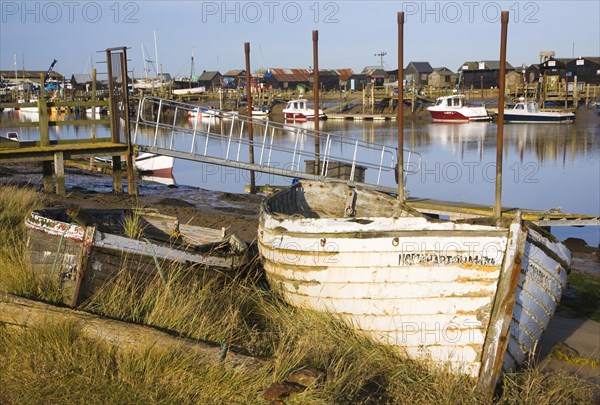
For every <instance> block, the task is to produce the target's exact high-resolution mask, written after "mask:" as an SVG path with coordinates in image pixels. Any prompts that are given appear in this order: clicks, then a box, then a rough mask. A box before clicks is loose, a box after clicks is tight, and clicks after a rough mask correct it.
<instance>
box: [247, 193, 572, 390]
mask: <svg viewBox="0 0 600 405" xmlns="http://www.w3.org/2000/svg"><path fill="white" fill-rule="evenodd" d="M349 192H350V189H349V188H347V186H345V185H342V184H339V185H334V186H329V185H328V186H327V187H326V188H323V187H322V186H319V185H318V183H310V182H303V185H301V186H298V185H297V186H294V187H292V188H290V189H287V190H284V191H282V192H280V193H281V194H280V193H278V194H276V195H274V196H272V197H269V198H267V199H266V200H265V202H264V203H263V207H262V209H261V214H260V223H259V239H258V242H259V251H260V254H261V259H262V262H263V264H264V267H265V271H266V274H267V278H268V280H269V281H270V283H271V285H272V286H273V287H275V288H277V289H278V290H280V291H281V293H282V295H283V296H284V298H285V299H286V300H288V301H289V302H290V303H291V304H292V305H295V306H299V307H304V308H310V309H313V310H317V311H322V312H327V313H331V314H334V315H335V316H339V317H341V318H343V319H344V320H345V321H346V322H348V323H349V324H350V325H352V327H353V328H354V329H356V330H357V331H358V332H360V333H364V334H366V335H367V336H370V337H371V338H373V339H374V340H376V341H378V342H381V343H383V344H388V345H392V346H396V347H398V348H399V350H401V351H402V352H404V353H406V354H407V355H408V356H409V357H411V358H414V359H421V360H427V361H431V362H433V363H434V364H436V365H438V366H441V367H449V368H450V369H451V370H453V371H455V372H461V373H466V374H468V375H470V376H473V377H475V378H478V379H480V380H482V381H483V380H485V378H484V377H486V378H488V377H489V376H490V375H492V374H493V373H498V370H499V369H498V368H499V367H500V368H501V367H502V366H503V365H504V366H505V367H506V369H509V368H510V367H513V366H514V365H516V364H518V363H520V362H521V361H522V359H523V355H524V354H529V353H531V352H532V351H533V350H534V347H535V343H537V340H538V339H539V335H541V332H542V331H543V330H544V329H545V327H546V325H547V323H548V321H549V316H551V314H552V313H553V312H554V310H555V308H556V304H557V303H558V299H559V298H560V294H561V293H562V290H563V289H564V287H565V281H566V269H565V268H563V267H561V266H560V265H559V268H560V269H561V270H560V271H556V265H557V264H556V262H551V261H549V259H547V254H546V253H544V254H542V253H543V252H542V250H541V249H540V250H539V251H535V257H536V264H534V263H533V262H530V261H529V260H525V261H523V266H521V265H518V266H517V265H515V264H514V263H515V262H514V261H516V260H517V258H518V259H519V260H520V261H522V257H523V251H524V250H525V249H529V250H528V252H530V253H534V251H533V250H532V249H533V248H532V247H531V246H532V244H529V245H528V246H529V247H528V248H525V236H524V234H523V233H522V232H521V231H520V229H522V227H521V223H520V221H517V222H516V223H514V224H512V225H511V228H510V230H509V228H508V227H496V226H484V225H471V224H457V223H453V222H450V221H446V222H439V221H438V222H432V221H430V220H429V219H427V218H424V217H421V216H405V215H403V212H404V211H403V208H402V207H400V206H399V205H398V204H399V203H397V202H395V201H394V199H393V198H391V197H389V198H388V197H387V196H383V195H380V196H378V197H375V196H374V192H366V193H364V195H363V194H361V192H360V191H359V194H358V195H357V196H356V197H355V199H356V204H359V201H360V200H361V199H366V200H367V201H368V200H371V201H370V202H367V203H364V205H363V206H362V207H360V208H356V216H355V217H344V210H345V208H344V201H345V200H347V198H346V196H347V195H348V194H347V193H349ZM311 195H312V196H313V197H311ZM332 195H333V196H336V195H337V196H338V198H335V197H331V196H332ZM316 196H320V197H316ZM316 198H321V199H323V200H326V201H325V203H324V204H325V205H326V207H325V206H324V207H323V210H324V211H323V212H319V214H318V215H317V216H313V215H311V214H310V213H309V212H307V211H306V210H305V211H303V212H302V211H299V212H295V213H293V212H292V211H293V210H290V209H289V206H290V205H294V204H304V205H305V206H306V205H307V204H310V203H311V201H315V199H316ZM299 201H304V203H298V202H299ZM307 201H308V203H307ZM340 204H341V208H340ZM336 205H337V207H338V213H337V214H333V215H332V214H331V212H333V211H335V208H333V207H335V206H336ZM297 207H300V205H297ZM377 207H381V210H382V212H381V213H378V211H377V210H378V208H377ZM361 211H362V214H361ZM386 211H387V214H385V213H384V212H386ZM323 213H325V214H323ZM303 215H304V217H302V216H303ZM519 235H520V236H519ZM518 237H520V239H521V240H522V241H523V242H522V243H518V240H517V238H518ZM540 240H541V239H540ZM541 243H543V242H541ZM519 246H521V248H519ZM561 246H562V245H561ZM552 249H555V250H556V249H558V248H557V246H553V247H552ZM552 249H550V250H552ZM559 250H560V249H559ZM541 252H542V253H541ZM552 254H553V253H549V255H552ZM560 254H562V255H563V256H565V257H564V258H565V259H568V258H567V257H566V256H568V255H567V253H565V252H563V251H562V250H560ZM507 257H508V258H509V259H507ZM561 257H562V256H561ZM540 263H542V264H540ZM553 266H554V267H553ZM532 269H534V270H532ZM554 273H556V274H554ZM536 277H537V278H536ZM550 277H551V279H550ZM502 280H509V281H510V280H513V283H512V284H510V285H509V287H506V288H505V287H502V288H500V286H502V283H501V281H502ZM517 280H519V284H518V285H517V283H516V281H517ZM544 280H545V281H544ZM548 280H551V281H548ZM544 283H546V284H544ZM546 287H547V288H546ZM507 289H508V291H509V293H508V297H509V298H510V297H513V298H514V297H516V300H515V299H512V300H508V302H507V303H504V304H503V307H502V311H500V310H496V311H494V309H495V308H496V307H497V306H498V305H500V304H499V300H497V299H496V298H497V296H498V294H499V293H500V292H506V290H507ZM550 290H551V291H550ZM536 294H537V295H540V296H541V298H540V299H539V301H540V302H543V303H544V305H543V306H535V305H534V304H535V302H534V301H536V300H535V299H532V298H531V295H533V296H534V297H535V298H536V299H537V295H536ZM515 302H516V304H515ZM513 309H515V310H514V311H513ZM506 311H508V313H509V314H513V315H512V316H511V317H510V319H508V320H505V322H504V324H505V326H504V327H503V328H498V329H497V330H496V329H495V326H496V325H501V324H502V322H500V319H498V317H499V316H500V315H499V314H502V313H504V312H506ZM527 316H529V317H530V318H531V319H529V318H527ZM531 322H534V323H535V325H536V329H535V330H534V331H533V332H535V333H530V332H531V331H529V330H525V325H527V327H529V328H530V329H534V328H533V327H531V325H529V324H530V323H531ZM509 323H510V324H509ZM503 334H506V337H507V339H508V341H509V343H508V349H507V348H506V347H499V346H498V345H499V344H500V342H502V341H506V339H505V340H502V339H501V338H502V337H503V336H504V335H503ZM524 336H528V337H529V338H530V339H529V340H528V341H526V339H525V338H524ZM505 352H508V353H511V354H510V356H511V359H512V358H513V357H512V356H514V361H509V360H506V364H504V363H505V358H504V354H505ZM488 379H489V378H488ZM491 380H493V382H490V381H491ZM490 381H488V382H487V385H488V387H486V388H489V385H490V384H495V378H491V379H490Z"/></svg>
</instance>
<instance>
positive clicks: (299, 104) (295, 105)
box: [285, 100, 308, 110]
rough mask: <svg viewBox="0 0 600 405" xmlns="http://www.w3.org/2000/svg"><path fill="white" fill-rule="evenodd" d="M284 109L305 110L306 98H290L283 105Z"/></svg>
mask: <svg viewBox="0 0 600 405" xmlns="http://www.w3.org/2000/svg"><path fill="white" fill-rule="evenodd" d="M285 108H286V110H288V109H289V110H307V109H308V107H307V105H306V100H292V101H290V102H288V104H287V106H286V107H285Z"/></svg>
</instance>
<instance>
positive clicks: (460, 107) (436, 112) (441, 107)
mask: <svg viewBox="0 0 600 405" xmlns="http://www.w3.org/2000/svg"><path fill="white" fill-rule="evenodd" d="M427 111H429V113H430V114H431V118H432V119H433V121H434V122H469V121H488V120H490V119H492V117H491V116H490V115H488V113H487V110H486V109H485V107H484V106H469V105H467V103H466V100H465V96H464V95H463V94H455V95H452V96H444V97H439V98H438V99H437V100H436V101H435V105H433V106H431V107H427Z"/></svg>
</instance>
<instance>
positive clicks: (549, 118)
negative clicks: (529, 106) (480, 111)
mask: <svg viewBox="0 0 600 405" xmlns="http://www.w3.org/2000/svg"><path fill="white" fill-rule="evenodd" d="M574 120H575V114H572V113H566V114H560V113H556V114H551V113H546V114H544V113H539V114H514V113H509V112H506V111H505V112H504V122H512V123H548V124H561V123H570V122H573V121H574Z"/></svg>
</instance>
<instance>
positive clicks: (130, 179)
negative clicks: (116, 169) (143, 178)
mask: <svg viewBox="0 0 600 405" xmlns="http://www.w3.org/2000/svg"><path fill="white" fill-rule="evenodd" d="M119 56H120V57H121V72H124V73H125V78H126V77H127V48H126V47H123V52H122V53H121V54H119ZM121 91H122V94H123V100H122V101H123V121H124V127H125V142H126V143H127V156H126V159H127V193H128V194H129V195H137V184H136V180H135V173H134V161H135V159H134V156H133V145H132V143H131V130H130V129H131V127H130V123H129V91H128V89H127V79H125V80H122V81H121Z"/></svg>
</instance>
